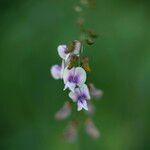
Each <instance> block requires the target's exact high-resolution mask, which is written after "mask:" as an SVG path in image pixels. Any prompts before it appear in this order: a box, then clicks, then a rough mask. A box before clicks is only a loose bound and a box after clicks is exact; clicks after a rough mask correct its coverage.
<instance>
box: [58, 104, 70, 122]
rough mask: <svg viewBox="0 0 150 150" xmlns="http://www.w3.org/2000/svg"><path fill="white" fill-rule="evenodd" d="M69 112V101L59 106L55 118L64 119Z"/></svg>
mask: <svg viewBox="0 0 150 150" xmlns="http://www.w3.org/2000/svg"><path fill="white" fill-rule="evenodd" d="M70 114H71V105H70V103H69V102H65V104H64V105H63V107H62V108H60V110H59V111H57V112H56V114H55V119H56V120H64V119H66V118H67V117H69V116H70Z"/></svg>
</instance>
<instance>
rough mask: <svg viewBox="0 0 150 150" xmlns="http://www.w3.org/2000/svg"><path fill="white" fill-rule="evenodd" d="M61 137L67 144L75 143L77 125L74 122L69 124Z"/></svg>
mask: <svg viewBox="0 0 150 150" xmlns="http://www.w3.org/2000/svg"><path fill="white" fill-rule="evenodd" d="M63 137H64V139H65V140H67V141H68V142H71V143H72V142H75V141H76V139H77V124H76V122H73V121H72V122H70V123H69V125H68V127H67V128H66V129H65V131H64V134H63Z"/></svg>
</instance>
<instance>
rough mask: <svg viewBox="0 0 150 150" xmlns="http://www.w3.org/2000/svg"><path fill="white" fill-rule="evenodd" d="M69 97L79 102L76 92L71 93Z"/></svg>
mask: <svg viewBox="0 0 150 150" xmlns="http://www.w3.org/2000/svg"><path fill="white" fill-rule="evenodd" d="M69 97H70V98H71V99H72V100H73V101H74V102H76V101H77V96H76V93H75V92H70V93H69Z"/></svg>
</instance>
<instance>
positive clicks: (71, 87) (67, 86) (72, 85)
mask: <svg viewBox="0 0 150 150" xmlns="http://www.w3.org/2000/svg"><path fill="white" fill-rule="evenodd" d="M75 87H76V84H74V83H70V82H67V83H66V84H65V87H64V90H66V89H67V88H69V89H70V90H71V91H72V92H74V89H75Z"/></svg>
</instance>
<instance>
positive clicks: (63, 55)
mask: <svg viewBox="0 0 150 150" xmlns="http://www.w3.org/2000/svg"><path fill="white" fill-rule="evenodd" d="M57 51H58V54H59V56H60V57H61V58H62V59H63V60H67V59H68V57H69V55H70V54H69V53H67V52H66V51H67V45H59V46H58V48H57Z"/></svg>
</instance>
